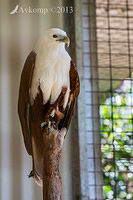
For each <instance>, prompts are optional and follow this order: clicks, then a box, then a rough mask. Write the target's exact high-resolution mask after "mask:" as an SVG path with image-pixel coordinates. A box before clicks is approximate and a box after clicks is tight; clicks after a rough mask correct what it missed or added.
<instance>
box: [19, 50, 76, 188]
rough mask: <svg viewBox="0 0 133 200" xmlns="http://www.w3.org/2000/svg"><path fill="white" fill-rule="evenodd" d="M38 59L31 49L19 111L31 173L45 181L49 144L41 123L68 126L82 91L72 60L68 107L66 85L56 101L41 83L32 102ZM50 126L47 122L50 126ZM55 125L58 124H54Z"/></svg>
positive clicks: (21, 84)
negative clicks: (47, 95)
mask: <svg viewBox="0 0 133 200" xmlns="http://www.w3.org/2000/svg"><path fill="white" fill-rule="evenodd" d="M35 63H36V53H35V52H33V51H32V52H31V53H30V54H29V56H28V58H27V60H26V62H25V65H24V68H23V71H22V75H21V81H20V89H19V99H18V113H19V118H20V122H21V127H22V132H23V137H24V143H25V147H26V150H27V152H28V154H29V155H31V156H32V158H33V170H32V173H31V175H32V176H34V177H35V179H36V181H37V183H38V184H39V185H42V180H43V162H45V160H44V154H45V145H44V141H43V134H44V129H42V128H41V124H42V123H43V122H44V121H47V120H50V121H53V122H55V123H56V125H57V126H58V129H59V130H60V129H62V128H66V129H68V127H69V124H70V122H71V118H72V115H73V112H74V107H75V103H76V98H77V96H78V94H79V77H78V73H77V71H76V68H75V66H74V63H73V61H72V60H71V62H70V71H69V80H70V94H69V99H68V103H67V106H66V108H65V109H64V108H63V102H64V96H65V94H66V90H67V88H66V87H62V90H61V93H60V95H59V96H58V98H57V100H56V101H55V102H54V104H51V103H50V101H48V102H47V103H46V104H44V102H43V94H42V91H41V88H40V86H38V91H39V92H38V94H37V96H36V98H35V100H34V104H33V105H31V103H30V89H31V85H32V78H33V72H34V68H35ZM52 110H55V115H54V117H51V116H50V113H51V111H52ZM46 128H47V126H46ZM52 128H55V127H54V126H53V127H52Z"/></svg>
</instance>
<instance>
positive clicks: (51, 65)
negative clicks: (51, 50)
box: [30, 51, 71, 108]
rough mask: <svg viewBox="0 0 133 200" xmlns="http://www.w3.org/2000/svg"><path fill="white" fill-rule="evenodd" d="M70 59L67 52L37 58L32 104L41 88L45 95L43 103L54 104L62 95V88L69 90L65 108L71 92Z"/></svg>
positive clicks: (32, 88) (32, 86)
mask: <svg viewBox="0 0 133 200" xmlns="http://www.w3.org/2000/svg"><path fill="white" fill-rule="evenodd" d="M70 60H71V59H70V57H69V55H68V53H67V52H66V51H63V52H61V53H60V54H59V56H57V55H56V56H54V55H52V56H51V57H50V56H48V55H47V56H46V54H45V56H41V55H37V56H36V63H35V69H34V72H33V77H32V84H31V89H30V102H31V105H33V104H34V101H35V98H36V96H37V94H38V93H39V90H38V88H39V86H40V89H41V91H42V93H43V103H44V104H45V103H47V102H48V101H50V103H51V104H53V103H54V102H55V101H56V99H57V98H58V96H59V95H60V93H61V90H62V87H66V88H67V92H66V94H65V99H64V105H63V107H64V108H65V107H66V105H67V102H68V98H69V92H70V80H69V71H70Z"/></svg>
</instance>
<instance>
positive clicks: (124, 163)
mask: <svg viewBox="0 0 133 200" xmlns="http://www.w3.org/2000/svg"><path fill="white" fill-rule="evenodd" d="M90 17H94V16H93V15H91V16H90ZM85 18H86V14H85V15H84V20H85ZM96 24H97V27H96V33H97V38H96V40H95V41H92V40H91V41H90V40H89V39H87V40H86V41H85V43H88V42H91V43H94V42H97V52H91V54H96V53H97V56H98V63H97V65H96V66H93V65H91V67H95V68H98V75H99V78H98V80H97V81H98V85H99V88H98V91H93V93H98V94H99V99H100V124H101V126H100V129H101V130H100V131H101V151H102V168H103V194H104V199H119V200H121V199H133V158H132V157H133V74H132V71H133V1H132V0H115V1H111V0H96ZM86 28H87V27H86ZM92 28H94V27H92ZM93 80H95V78H93ZM124 80H125V81H124ZM95 81H96V80H95ZM123 81H124V82H123ZM86 92H87V93H89V92H90V91H89V89H88V90H87V91H86ZM87 105H88V106H90V104H89V103H88V104H87ZM93 105H94V104H93ZM88 117H89V116H88Z"/></svg>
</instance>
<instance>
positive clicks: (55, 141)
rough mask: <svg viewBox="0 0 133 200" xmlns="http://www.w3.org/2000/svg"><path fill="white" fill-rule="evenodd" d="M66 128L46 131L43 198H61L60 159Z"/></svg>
mask: <svg viewBox="0 0 133 200" xmlns="http://www.w3.org/2000/svg"><path fill="white" fill-rule="evenodd" d="M65 135H66V129H65V128H63V129H61V130H60V131H58V130H52V131H51V132H50V134H49V135H47V134H45V133H44V136H43V138H44V146H45V156H44V165H43V200H61V199H62V198H61V185H62V182H61V176H60V173H59V159H60V157H61V152H62V147H63V142H64V137H65Z"/></svg>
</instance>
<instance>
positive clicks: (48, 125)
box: [41, 109, 58, 134]
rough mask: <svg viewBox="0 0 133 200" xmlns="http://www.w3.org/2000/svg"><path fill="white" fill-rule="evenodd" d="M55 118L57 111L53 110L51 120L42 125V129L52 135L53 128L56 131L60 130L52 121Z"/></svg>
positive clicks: (50, 115)
mask: <svg viewBox="0 0 133 200" xmlns="http://www.w3.org/2000/svg"><path fill="white" fill-rule="evenodd" d="M54 116H55V109H52V110H51V112H50V114H49V118H48V119H47V120H46V121H45V122H42V123H41V129H42V130H44V131H45V132H46V133H47V134H49V133H50V130H51V128H52V127H53V128H54V129H56V130H57V129H58V125H57V124H56V122H55V121H50V119H51V118H54Z"/></svg>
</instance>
